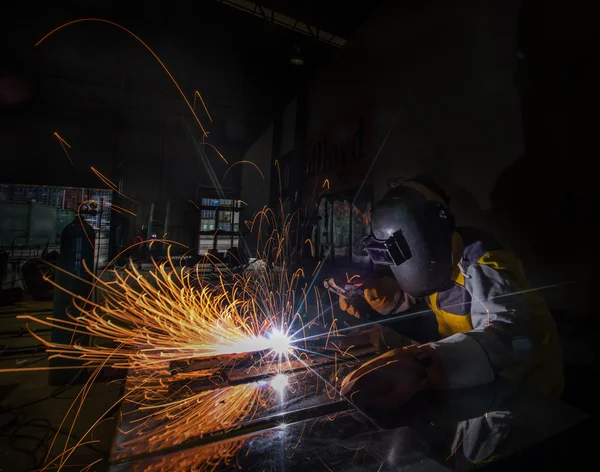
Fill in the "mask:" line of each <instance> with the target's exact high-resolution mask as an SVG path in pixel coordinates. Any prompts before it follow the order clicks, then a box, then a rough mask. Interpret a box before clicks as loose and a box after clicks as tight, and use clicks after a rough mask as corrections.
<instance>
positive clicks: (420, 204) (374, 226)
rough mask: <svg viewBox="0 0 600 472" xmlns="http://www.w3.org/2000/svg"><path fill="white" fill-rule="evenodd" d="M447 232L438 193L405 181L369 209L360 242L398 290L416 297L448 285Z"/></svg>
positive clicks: (449, 225) (448, 222)
mask: <svg viewBox="0 0 600 472" xmlns="http://www.w3.org/2000/svg"><path fill="white" fill-rule="evenodd" d="M453 232H454V221H453V218H452V215H451V214H450V212H449V210H448V200H447V199H446V198H444V195H443V193H442V195H439V194H438V192H435V191H432V189H431V188H429V187H427V186H426V185H423V184H421V183H419V182H416V181H407V182H404V183H402V184H400V185H397V186H396V187H395V188H392V189H391V190H389V191H388V192H387V193H386V195H385V196H384V197H383V199H382V200H381V201H379V203H377V204H376V205H375V207H374V208H373V213H372V217H371V236H370V237H369V238H367V240H366V241H365V243H366V244H365V245H366V249H367V251H368V253H369V256H370V257H371V260H372V261H373V262H374V263H375V264H378V265H387V266H389V267H390V268H391V270H392V272H393V274H394V276H395V277H396V280H397V281H398V284H399V285H400V288H401V289H402V290H403V291H404V292H406V293H407V294H408V295H411V296H413V297H416V298H420V297H425V296H429V295H432V294H434V293H436V292H438V291H441V290H445V289H446V288H449V287H450V286H451V284H452V281H451V276H452V269H453V262H452V234H453Z"/></svg>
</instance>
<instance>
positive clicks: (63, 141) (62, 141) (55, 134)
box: [54, 131, 75, 169]
mask: <svg viewBox="0 0 600 472" xmlns="http://www.w3.org/2000/svg"><path fill="white" fill-rule="evenodd" d="M54 136H56V138H57V139H58V142H59V143H60V146H61V147H62V148H63V151H65V154H66V155H67V158H68V159H69V162H70V163H71V165H72V166H73V169H75V164H74V163H73V159H71V156H69V151H67V148H66V147H65V145H66V146H67V147H68V148H69V149H71V146H70V145H69V143H68V142H66V141H65V140H64V139H63V138H61V137H60V135H59V134H58V133H57V132H56V131H55V132H54Z"/></svg>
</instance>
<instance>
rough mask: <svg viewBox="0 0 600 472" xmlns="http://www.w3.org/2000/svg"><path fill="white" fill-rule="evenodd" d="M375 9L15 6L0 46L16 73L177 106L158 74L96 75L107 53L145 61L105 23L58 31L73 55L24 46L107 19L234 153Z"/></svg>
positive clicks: (296, 1)
mask: <svg viewBox="0 0 600 472" xmlns="http://www.w3.org/2000/svg"><path fill="white" fill-rule="evenodd" d="M379 3H380V2H379V1H369V2H367V1H360V2H345V1H341V0H335V1H330V2H323V1H319V0H310V1H306V0H293V1H278V0H265V1H264V2H261V3H260V4H259V5H256V4H255V3H253V2H248V1H244V0H235V1H228V0H203V1H196V2H173V1H163V0H158V1H154V2H137V1H132V2H106V1H98V0H71V1H63V2H54V3H52V5H47V4H43V5H41V6H38V7H36V8H35V9H34V10H32V9H31V6H30V5H28V4H25V3H21V4H16V5H14V6H13V7H12V9H13V12H12V14H11V15H7V16H6V18H8V25H5V27H4V28H3V30H4V33H5V34H4V35H5V38H3V39H4V41H3V43H4V46H5V47H7V48H8V53H9V54H10V55H11V56H12V57H13V58H17V59H16V60H15V61H14V62H13V64H18V67H22V64H23V63H24V61H25V63H29V65H30V68H33V69H34V70H35V73H36V75H37V76H38V78H41V80H44V77H45V76H46V75H48V74H49V75H52V74H55V75H56V74H59V72H57V71H58V70H60V75H61V76H65V77H67V78H68V79H69V80H74V81H81V80H84V81H85V80H89V81H91V82H93V83H96V84H97V83H101V82H105V83H106V85H107V87H108V86H109V87H113V88H114V87H120V86H123V85H122V84H123V83H125V84H126V85H125V86H124V90H125V91H126V93H130V92H131V90H132V89H140V90H142V89H143V90H146V91H148V90H152V91H154V93H157V94H160V95H163V96H167V97H172V98H173V102H174V103H175V101H178V105H177V106H181V105H182V101H181V98H180V97H179V98H178V94H177V91H176V90H175V89H174V87H172V86H171V87H169V86H168V84H165V83H164V77H160V80H161V82H159V81H158V80H159V79H158V76H159V75H161V74H163V75H164V73H163V72H162V71H160V68H157V69H158V70H156V69H155V70H150V69H149V68H148V70H145V69H144V70H143V71H142V68H141V67H136V66H134V65H133V63H132V62H133V61H131V60H130V59H128V56H126V55H125V56H123V57H125V59H123V60H122V62H123V63H122V64H121V66H120V70H119V71H111V70H104V69H102V68H103V67H105V69H107V68H110V66H103V65H102V61H101V60H100V59H99V58H100V56H102V55H103V54H104V55H107V54H115V52H114V51H115V50H120V49H125V48H132V47H133V48H135V47H138V48H139V49H138V52H139V54H140V55H144V54H146V55H148V53H147V51H144V50H143V48H141V47H140V45H136V44H134V43H135V41H134V40H133V39H128V38H127V37H126V35H123V34H122V33H120V32H119V31H112V30H116V29H115V28H112V27H111V26H110V25H106V24H91V23H86V24H85V25H80V24H78V25H73V26H70V27H69V31H67V29H65V30H63V31H61V32H60V33H59V34H60V35H61V38H62V39H61V40H63V41H67V40H68V41H70V43H69V44H70V46H69V47H70V48H74V47H77V48H78V50H79V53H78V54H71V55H67V54H63V55H61V54H58V53H57V52H56V50H57V49H58V47H59V46H57V45H56V44H57V43H58V42H59V39H58V35H55V37H53V38H52V40H51V41H52V43H50V41H48V45H47V46H45V49H41V50H40V48H34V47H33V44H34V43H35V41H37V40H38V39H39V38H40V37H41V36H43V35H44V34H45V33H46V32H48V31H50V30H51V29H52V28H54V27H56V26H58V25H60V24H62V23H64V22H67V21H70V20H74V19H78V18H103V19H107V20H111V21H114V22H117V23H119V24H121V25H123V26H125V27H127V28H129V29H130V30H131V31H133V32H134V33H136V34H137V35H138V36H139V37H140V38H142V39H143V40H144V41H145V42H146V43H148V45H149V46H150V47H152V48H153V49H154V50H155V51H156V53H157V54H158V55H159V56H160V57H161V59H162V60H163V61H164V62H165V63H166V64H167V66H168V67H169V69H170V70H171V72H172V73H173V75H174V76H175V77H176V78H177V80H178V81H179V83H180V85H181V88H182V89H183V90H184V91H185V93H186V94H187V95H188V97H190V98H191V97H192V96H193V91H194V90H200V91H201V93H202V95H203V97H204V99H205V101H206V104H207V106H208V108H209V110H210V113H211V115H212V117H213V119H214V124H212V125H211V136H212V138H213V139H215V141H217V142H224V141H228V142H231V141H235V142H236V145H237V146H236V147H238V148H240V149H241V148H247V147H248V146H249V145H250V144H251V143H252V142H253V141H254V140H255V139H256V137H257V136H258V134H259V133H260V132H262V130H264V128H265V127H266V126H267V125H268V123H270V122H271V121H272V120H273V118H274V116H275V115H276V113H277V112H279V111H281V110H282V108H283V107H284V106H285V105H286V104H287V103H288V102H289V101H290V100H291V99H292V98H293V97H294V96H295V95H296V94H297V91H298V90H299V88H300V87H301V86H302V84H303V83H305V82H306V80H307V79H308V78H309V77H310V76H311V75H312V74H313V73H314V72H315V70H317V69H318V68H319V67H320V66H321V65H322V64H323V63H324V62H325V61H327V60H328V59H329V58H330V57H331V56H332V55H333V54H335V52H336V50H337V49H338V47H340V45H341V44H343V43H344V42H345V40H346V39H347V38H348V37H350V36H351V35H352V33H353V32H354V31H355V30H356V29H357V28H358V27H359V26H360V24H361V23H362V22H363V21H364V20H365V19H366V17H367V16H368V14H369V13H370V12H371V11H372V10H373V9H374V8H375V6H376V5H377V4H379ZM111 29H112V30H111ZM119 34H121V36H118V35H119ZM92 38H93V39H92ZM99 38H100V39H99ZM102 38H106V40H103V39H102ZM115 38H118V41H117V40H116V39H115ZM127 41H129V44H127V43H126V42H127ZM50 44H52V46H50ZM341 47H343V46H341ZM74 58H76V59H74ZM293 58H294V59H295V60H294V61H292V59H293ZM297 58H300V62H302V63H303V64H302V65H294V64H293V62H296V63H298V61H297ZM31 64H33V65H31ZM5 69H6V68H5ZM5 72H6V70H5ZM63 78H64V77H63ZM154 82H156V86H155V87H153V83H154ZM52 100H53V98H52V96H48V97H46V98H45V100H44V105H45V106H47V107H51V106H54V105H55V106H56V107H59V106H60V107H65V106H68V105H66V104H65V102H66V101H65V100H64V98H63V97H61V99H60V104H59V103H55V104H54V105H53V104H52V103H53V102H52ZM57 100H58V99H57ZM113 109H114V107H113Z"/></svg>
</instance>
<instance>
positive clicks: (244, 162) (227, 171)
mask: <svg viewBox="0 0 600 472" xmlns="http://www.w3.org/2000/svg"><path fill="white" fill-rule="evenodd" d="M238 164H250V165H251V166H254V167H255V168H256V170H257V171H258V173H259V174H260V176H261V177H262V179H263V180H265V176H264V174H263V173H262V171H261V170H260V167H258V166H257V165H256V164H255V163H254V162H252V161H237V162H234V163H233V164H231V165H230V166H229V168H228V169H227V170H226V171H225V174H223V178H222V179H221V183H223V181H224V180H225V177H227V174H228V173H229V171H230V170H231V168H232V167H233V166H235V165H238Z"/></svg>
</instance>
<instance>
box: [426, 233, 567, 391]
mask: <svg viewBox="0 0 600 472" xmlns="http://www.w3.org/2000/svg"><path fill="white" fill-rule="evenodd" d="M453 251H454V260H455V270H454V273H453V276H452V280H453V282H454V286H452V287H451V288H449V289H447V290H445V291H442V292H438V293H435V294H433V295H431V296H430V297H428V300H427V303H428V304H429V306H430V308H431V310H432V311H433V312H434V313H435V316H436V319H437V323H438V330H439V333H440V335H441V337H442V338H443V339H442V340H441V341H439V342H436V343H433V344H432V346H433V347H435V348H436V349H437V350H438V352H439V353H440V355H441V356H442V359H443V360H444V368H445V371H446V374H447V376H448V379H449V381H450V384H451V386H454V387H467V386H471V385H477V384H480V383H484V382H483V381H482V380H485V379H491V378H493V375H494V374H495V373H497V374H499V375H501V376H503V377H505V378H508V379H510V380H513V381H516V382H519V383H522V384H524V385H526V386H528V387H531V388H532V389H534V390H536V391H538V392H542V393H544V394H546V395H549V396H552V397H559V396H560V394H561V392H562V389H563V364H562V350H561V345H560V341H559V338H558V332H557V330H556V326H555V324H554V320H553V319H552V315H551V314H550V311H549V310H548V308H547V307H546V304H545V303H544V301H543V299H542V298H541V296H540V295H539V294H538V293H537V292H536V291H535V290H533V289H532V288H531V286H530V284H529V282H528V281H527V279H526V277H525V274H524V272H523V269H522V267H521V263H520V261H519V260H518V259H517V258H516V257H515V255H514V254H512V253H511V252H509V251H507V250H506V249H504V248H503V247H502V245H501V244H499V243H498V242H497V241H495V240H494V238H493V237H491V235H489V234H487V233H485V232H484V231H481V230H477V229H475V228H459V229H457V231H456V233H455V235H454V240H453ZM482 351H483V352H482ZM482 354H483V355H482ZM446 360H447V361H446ZM450 363H452V365H451V366H450V365H448V364H450Z"/></svg>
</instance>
